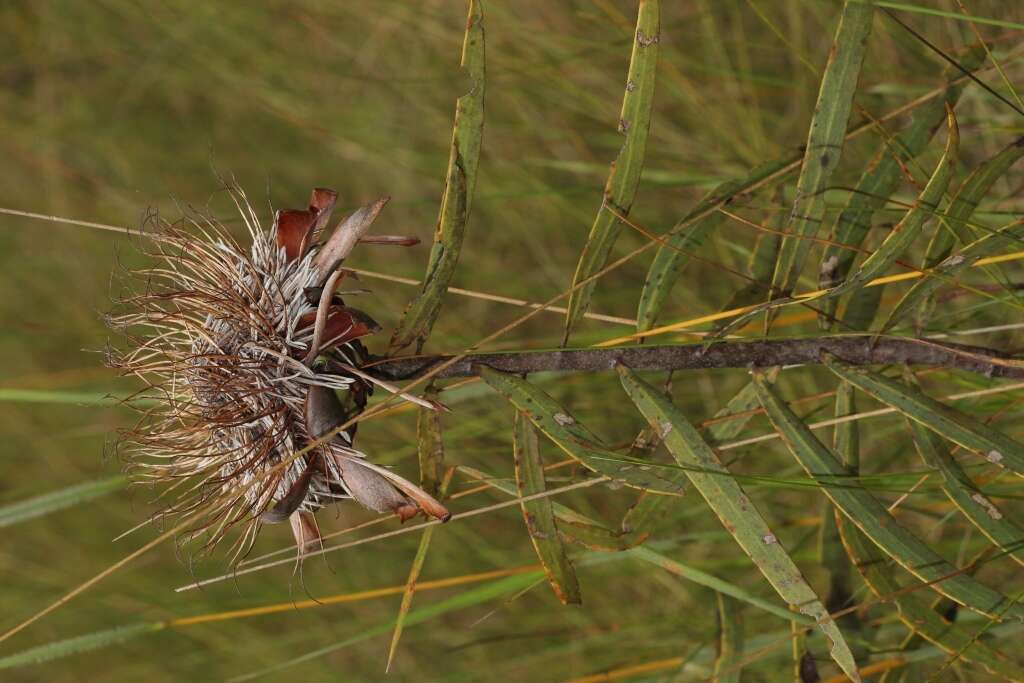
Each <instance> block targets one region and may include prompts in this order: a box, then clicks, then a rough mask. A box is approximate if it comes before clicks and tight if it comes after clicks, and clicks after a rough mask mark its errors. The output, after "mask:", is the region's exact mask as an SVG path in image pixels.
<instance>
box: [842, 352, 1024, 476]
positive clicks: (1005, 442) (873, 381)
mask: <svg viewBox="0 0 1024 683" xmlns="http://www.w3.org/2000/svg"><path fill="white" fill-rule="evenodd" d="M825 365H826V366H827V367H828V369H829V370H831V371H832V372H834V373H835V374H836V375H838V376H839V377H841V378H843V379H844V380H846V381H847V382H849V383H850V384H852V385H854V386H855V387H857V388H858V389H860V390H861V391H864V392H867V393H868V394H871V395H872V396H874V397H875V398H877V399H878V400H879V401H881V402H882V403H885V404H887V405H890V406H892V407H893V408H895V409H896V410H898V411H899V412H901V413H903V414H904V415H905V416H907V417H908V418H910V419H912V420H914V421H916V422H919V423H921V424H923V425H924V426H925V427H927V428H928V429H931V430H933V431H935V432H938V433H939V434H941V435H942V436H944V437H945V438H947V439H949V440H950V441H953V442H954V443H958V444H960V445H961V446H963V447H964V448H967V449H969V450H972V451H974V452H976V453H979V454H981V455H982V457H984V458H985V459H986V460H988V461H989V462H991V463H994V464H996V465H999V466H1000V467H1005V468H1006V469H1008V470H1010V471H1012V472H1015V473H1016V474H1018V475H1024V444H1020V443H1018V442H1016V441H1014V440H1013V439H1011V438H1010V437H1008V436H1006V435H1005V434H1003V433H1002V432H999V431H997V430H996V429H994V428H992V427H990V426H989V425H987V424H985V423H984V422H982V421H980V420H978V419H977V418H974V417H971V416H970V415H967V414H966V413H962V412H960V411H959V410H956V409H955V408H952V407H950V406H947V405H945V404H944V403H940V402H939V401H936V400H935V399H933V398H931V397H929V396H926V395H925V394H923V393H921V392H920V391H918V390H917V389H913V388H910V387H907V386H906V385H904V384H902V383H900V382H897V381H895V380H892V379H889V378H888V377H884V376H882V375H879V374H877V373H874V372H871V371H870V370H868V369H866V368H861V367H856V366H853V365H849V364H848V363H844V362H843V361H841V360H840V359H838V358H836V357H835V356H832V355H826V356H825Z"/></svg>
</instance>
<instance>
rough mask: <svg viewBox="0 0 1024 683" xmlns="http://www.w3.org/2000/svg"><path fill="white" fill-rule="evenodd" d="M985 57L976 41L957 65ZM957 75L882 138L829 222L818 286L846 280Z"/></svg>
mask: <svg viewBox="0 0 1024 683" xmlns="http://www.w3.org/2000/svg"><path fill="white" fill-rule="evenodd" d="M984 59H985V51H984V50H983V49H982V47H981V46H980V45H976V46H973V47H972V48H971V49H970V51H968V52H967V53H965V54H964V55H963V56H962V57H961V58H960V64H961V65H962V66H963V67H964V68H965V69H967V70H968V71H973V70H975V69H977V68H978V66H980V65H981V64H982V62H983V61H984ZM961 76H962V72H961V71H960V70H959V69H955V68H953V67H949V68H948V69H947V70H946V72H945V75H944V80H945V82H946V91H945V93H944V94H943V96H942V97H937V98H935V99H933V100H931V101H929V102H928V103H927V104H925V105H924V106H922V107H921V108H920V109H918V110H917V111H915V112H914V115H913V118H912V119H911V121H910V123H909V124H908V125H907V127H906V128H904V129H903V130H902V131H901V132H900V133H899V135H897V136H896V137H895V139H893V140H891V141H890V140H885V141H884V142H883V143H882V146H881V147H880V148H879V150H878V152H877V153H876V154H875V157H874V159H873V160H872V162H871V163H870V164H869V165H868V168H867V170H865V171H864V174H863V175H862V176H861V177H860V180H859V181H858V182H857V186H856V187H855V188H854V191H853V192H852V193H851V194H850V199H849V201H848V202H847V204H846V207H845V208H844V209H843V211H842V212H841V213H840V214H839V217H838V218H837V219H836V222H835V224H834V225H833V226H832V235H831V241H832V242H833V244H829V245H827V246H826V247H825V250H824V253H823V254H822V257H821V267H820V269H819V275H818V283H819V286H820V287H821V288H822V289H829V288H830V287H834V286H836V285H837V284H838V283H840V282H842V281H843V280H845V279H846V275H847V273H849V272H850V268H852V267H853V262H854V260H855V259H856V257H857V251H856V249H857V248H859V247H860V246H861V245H862V244H863V243H864V240H865V239H866V238H867V236H868V232H869V231H870V229H871V219H872V217H873V216H874V214H875V212H876V211H877V210H878V209H880V208H882V207H883V206H884V205H885V203H886V202H887V201H888V199H889V197H890V196H891V195H892V193H893V192H895V191H896V188H897V187H899V184H900V180H901V179H902V178H903V172H902V171H903V169H902V167H903V166H905V165H906V164H908V163H910V162H911V161H912V160H913V159H915V158H916V157H917V156H918V155H919V154H920V153H921V152H922V151H924V148H925V146H926V145H927V144H928V141H929V140H931V138H932V135H933V134H934V132H935V130H936V129H938V127H939V125H940V124H941V123H942V121H944V120H945V119H946V105H949V106H953V105H955V104H956V102H957V101H958V100H959V99H960V94H961V93H962V92H963V89H964V84H963V83H962V79H961ZM839 245H844V246H846V247H852V248H843V247H840V246H839ZM837 306H838V300H836V299H830V300H828V301H824V302H822V304H821V308H822V316H820V319H821V321H822V326H823V327H824V328H825V329H828V328H831V327H832V322H833V321H832V318H833V317H834V315H835V312H836V307H837Z"/></svg>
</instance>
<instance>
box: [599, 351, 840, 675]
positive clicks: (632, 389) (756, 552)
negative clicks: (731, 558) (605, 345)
mask: <svg viewBox="0 0 1024 683" xmlns="http://www.w3.org/2000/svg"><path fill="white" fill-rule="evenodd" d="M618 371H619V378H620V379H621V380H622V386H623V388H625V390H626V393H627V394H629V397H630V398H631V399H632V400H633V402H634V403H635V404H636V406H637V408H639V409H640V412H641V413H642V414H643V416H644V417H645V418H646V419H647V421H648V422H649V423H650V424H652V425H657V426H658V427H659V428H660V430H661V433H662V438H663V439H664V441H665V445H666V446H667V447H668V450H669V452H670V453H671V454H672V456H673V457H674V458H675V459H676V462H678V463H679V465H681V466H683V467H686V468H687V469H686V470H685V471H686V474H687V476H689V477H690V481H692V482H693V485H694V487H695V488H696V489H697V490H698V491H699V492H700V494H701V495H702V496H703V497H704V500H705V501H706V502H707V504H708V506H709V507H710V508H711V509H712V510H713V511H714V513H715V514H716V515H717V516H718V519H719V520H720V521H721V522H722V526H724V527H725V528H726V530H727V531H728V532H729V533H730V534H731V535H732V537H733V538H734V539H735V540H736V543H738V544H739V546H740V547H741V548H743V550H744V552H746V553H747V555H749V556H750V559H751V560H752V561H753V562H754V564H755V565H756V566H757V568H758V569H759V570H760V571H761V573H762V574H763V575H764V577H765V578H766V579H768V583H770V584H771V586H772V588H774V589H775V592H777V593H778V594H779V596H780V597H782V598H783V599H784V600H786V602H788V603H789V604H790V605H793V606H795V607H796V609H798V610H799V611H800V612H801V613H803V614H806V615H807V616H809V617H811V618H812V619H814V620H815V621H816V622H817V624H818V626H819V627H820V628H821V630H822V632H823V633H824V634H825V635H826V636H827V637H828V639H829V640H830V641H831V643H832V647H831V654H832V659H834V660H835V662H836V664H838V665H839V668H841V669H842V670H843V671H844V672H845V673H846V674H847V675H848V676H850V677H851V678H853V679H854V680H858V675H857V663H856V662H855V661H854V658H853V653H852V652H851V651H850V647H849V645H847V643H846V640H845V638H843V634H842V633H841V632H840V631H839V627H838V626H836V623H835V621H834V620H833V619H832V617H831V616H830V615H829V613H828V610H827V609H825V605H824V604H822V602H821V599H820V598H818V596H817V594H816V593H815V592H814V589H812V588H811V587H810V585H809V584H808V583H807V580H806V579H805V578H804V576H803V574H802V573H801V572H800V569H799V568H798V567H797V566H796V564H795V563H794V562H793V560H792V559H791V558H790V556H789V553H787V552H786V549H785V548H783V547H782V544H781V543H780V542H779V540H778V539H777V538H776V536H775V534H774V533H772V530H771V529H770V528H769V526H768V524H767V522H765V520H764V517H762V516H761V513H760V512H759V511H758V509H757V507H756V506H755V505H754V503H753V501H751V500H750V498H748V497H747V494H746V493H744V492H743V489H742V488H740V485H739V484H738V483H737V482H736V480H735V479H733V477H732V475H731V474H730V472H729V470H727V469H726V468H725V467H724V466H723V465H722V463H721V461H720V460H719V459H718V455H717V454H716V453H715V451H714V450H713V449H712V448H711V447H710V446H708V444H707V442H705V441H704V439H703V438H702V437H701V435H700V433H699V432H698V431H697V430H696V429H695V428H694V427H693V425H691V424H690V423H689V422H688V421H687V420H686V418H685V417H683V415H682V414H681V413H680V412H679V410H678V409H677V408H676V407H675V406H673V405H672V404H671V403H670V402H669V401H668V399H666V398H665V397H663V396H662V395H661V394H659V393H658V392H657V391H655V390H654V388H653V387H651V386H650V385H649V384H647V383H646V382H644V381H643V380H642V379H640V377H639V376H638V375H637V374H636V373H635V372H633V371H632V370H630V369H629V368H626V367H625V366H622V365H620V366H619V367H618Z"/></svg>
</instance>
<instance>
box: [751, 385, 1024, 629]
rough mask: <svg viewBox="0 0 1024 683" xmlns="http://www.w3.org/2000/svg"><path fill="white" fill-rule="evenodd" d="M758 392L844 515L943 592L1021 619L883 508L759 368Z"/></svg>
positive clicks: (989, 612)
mask: <svg viewBox="0 0 1024 683" xmlns="http://www.w3.org/2000/svg"><path fill="white" fill-rule="evenodd" d="M754 381H755V382H756V383H757V388H758V396H759V398H760V399H761V403H762V405H764V408H765V411H766V412H767V413H768V418H769V419H770V420H771V422H772V424H773V425H775V429H776V430H778V432H779V434H780V435H781V436H782V438H783V441H784V442H785V443H786V446H787V448H788V449H789V451H790V452H791V453H792V454H793V456H794V457H795V458H796V459H797V460H798V461H799V462H800V465H801V466H802V467H803V468H804V470H805V471H806V472H807V474H808V475H810V476H811V477H812V478H813V479H814V480H815V481H817V482H818V483H819V484H820V485H821V486H822V489H823V491H824V493H825V494H826V495H827V496H828V497H829V499H831V500H832V502H833V503H835V505H836V507H837V508H839V509H840V510H841V511H842V513H843V515H844V516H845V517H846V518H848V519H849V520H850V521H851V522H853V523H854V524H855V525H856V526H857V528H858V529H860V530H861V531H863V532H864V533H865V534H866V535H867V536H868V538H870V539H871V540H872V542H873V543H875V545H877V546H878V547H879V548H881V549H882V550H883V551H884V552H885V554H886V555H888V556H889V557H891V558H892V559H894V560H896V561H897V562H898V563H899V564H900V565H901V566H903V567H904V568H905V569H907V570H908V571H909V572H911V573H912V574H914V575H915V576H916V577H918V578H919V579H921V580H922V581H926V582H929V584H930V585H931V586H932V587H933V588H935V590H937V591H939V592H940V593H942V594H943V595H945V596H946V597H948V598H950V599H951V600H955V601H956V602H958V603H960V604H962V605H966V606H967V607H970V608H971V609H974V610H976V611H978V612H980V613H981V614H984V615H986V616H992V617H995V618H1003V617H1004V616H1006V617H1010V618H1013V619H1016V620H1018V621H1024V606H1021V605H1019V604H1017V603H1016V602H1014V601H1013V600H1011V599H1010V598H1008V597H1006V596H1005V595H1003V594H1002V593H1000V592H999V591H997V590H995V589H993V588H990V587H989V586H987V585H985V584H982V583H980V582H979V581H977V580H975V579H974V578H972V577H970V576H967V575H965V574H963V573H962V572H960V571H958V570H957V568H956V567H954V566H953V565H952V564H951V563H949V562H947V561H946V560H945V559H943V558H942V557H941V556H939V555H938V554H937V553H936V552H935V551H934V550H932V549H931V547H930V546H929V545H928V544H927V543H925V542H924V541H922V540H920V539H919V538H917V537H916V536H914V535H913V534H912V533H910V532H909V531H908V530H907V529H906V528H904V527H903V526H901V525H900V524H899V523H898V522H897V521H896V519H895V518H894V517H893V516H892V515H891V514H890V513H889V511H888V510H887V509H886V507H885V506H884V505H883V504H882V503H881V502H880V501H879V500H878V499H877V498H875V497H874V496H873V495H871V494H870V493H869V492H868V491H867V490H866V489H864V488H863V487H862V486H861V485H860V483H859V482H858V481H857V479H856V478H854V477H853V476H852V475H851V473H850V470H849V469H847V468H846V467H845V466H844V465H843V464H842V463H841V462H840V461H839V460H838V459H837V458H836V456H835V455H833V454H832V452H831V451H830V450H829V449H828V448H826V447H825V445H824V444H822V443H821V442H820V441H818V439H817V437H815V436H814V434H813V433H812V432H811V430H810V429H808V428H807V425H805V424H804V423H803V421H802V420H801V419H800V418H799V417H797V416H796V415H795V414H794V413H793V412H792V411H791V410H790V409H789V406H787V405H786V403H785V402H784V401H783V400H782V399H781V398H780V397H779V396H778V394H776V393H775V390H774V389H773V388H772V387H771V386H769V385H768V384H767V383H766V382H765V381H764V378H763V376H762V375H761V374H760V373H757V374H755V376H754Z"/></svg>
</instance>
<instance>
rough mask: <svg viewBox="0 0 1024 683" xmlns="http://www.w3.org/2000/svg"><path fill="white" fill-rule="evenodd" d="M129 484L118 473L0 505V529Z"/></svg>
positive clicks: (126, 479) (103, 494) (124, 477)
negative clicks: (113, 475)
mask: <svg viewBox="0 0 1024 683" xmlns="http://www.w3.org/2000/svg"><path fill="white" fill-rule="evenodd" d="M127 485H128V477H126V476H123V475H118V476H116V477H110V478H108V479H98V480H96V481H87V482H85V483H84V484H75V485H74V486H69V487H67V488H63V489H60V490H57V491H50V492H48V493H44V494H42V495H40V496H34V497H32V498H27V499H25V500H19V501H18V502H16V503H10V504H8V505H4V506H3V507H0V529H2V528H3V527H5V526H11V525H12V524H17V523H18V522H24V521H25V520H29V519H34V518H36V517H42V516H44V515H48V514H50V513H51V512H57V511H58V510H63V509H65V508H69V507H72V506H74V505H80V504H82V503H86V502H88V501H90V500H94V499H96V498H99V497H100V496H105V495H107V494H108V493H113V492H114V491H120V490H121V489H123V488H124V487H125V486H127Z"/></svg>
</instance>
